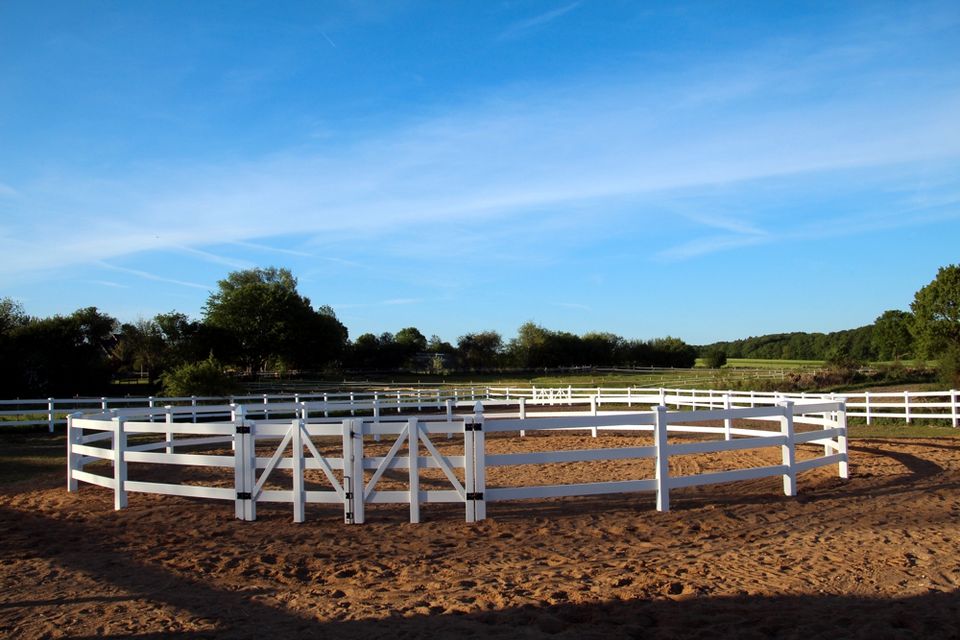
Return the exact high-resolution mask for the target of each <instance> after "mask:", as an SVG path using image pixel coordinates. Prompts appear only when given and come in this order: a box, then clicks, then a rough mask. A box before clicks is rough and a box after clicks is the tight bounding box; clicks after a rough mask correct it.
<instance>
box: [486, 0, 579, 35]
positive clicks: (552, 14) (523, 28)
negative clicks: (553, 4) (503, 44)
mask: <svg viewBox="0 0 960 640" xmlns="http://www.w3.org/2000/svg"><path fill="white" fill-rule="evenodd" d="M580 4H581V2H579V1H578V2H571V3H570V4H565V5H563V6H561V7H557V8H556V9H551V10H550V11H545V12H543V13H541V14H539V15H536V16H534V17H532V18H527V19H526V20H520V21H519V22H515V23H513V24H511V25H510V26H508V27H507V28H506V29H504V30H503V32H502V33H501V34H500V38H501V39H504V40H506V39H510V38H516V37H517V36H520V35H522V34H524V33H526V32H528V31H531V30H533V29H536V28H537V27H541V26H543V25H545V24H547V23H548V22H552V21H554V20H556V19H557V18H559V17H561V16H563V15H566V14H568V13H570V12H571V11H573V10H574V9H576V8H577V7H579V6H580Z"/></svg>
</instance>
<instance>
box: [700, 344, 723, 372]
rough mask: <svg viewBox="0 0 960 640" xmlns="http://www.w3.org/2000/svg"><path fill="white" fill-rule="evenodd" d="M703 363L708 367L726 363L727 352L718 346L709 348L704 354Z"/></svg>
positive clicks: (711, 367)
mask: <svg viewBox="0 0 960 640" xmlns="http://www.w3.org/2000/svg"><path fill="white" fill-rule="evenodd" d="M704 363H705V364H706V365H707V367H708V368H710V369H719V368H720V367H722V366H723V365H725V364H727V352H726V351H724V350H723V349H720V348H715V349H711V350H710V351H708V352H707V353H706V355H705V356H704Z"/></svg>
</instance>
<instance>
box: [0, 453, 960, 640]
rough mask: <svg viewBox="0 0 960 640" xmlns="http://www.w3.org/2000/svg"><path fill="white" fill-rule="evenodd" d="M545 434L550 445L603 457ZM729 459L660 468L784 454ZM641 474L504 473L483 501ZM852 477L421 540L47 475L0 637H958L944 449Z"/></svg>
mask: <svg viewBox="0 0 960 640" xmlns="http://www.w3.org/2000/svg"><path fill="white" fill-rule="evenodd" d="M549 437H550V438H551V441H550V447H549V448H584V447H585V446H598V445H597V441H593V442H591V439H590V438H585V437H582V436H573V435H563V436H560V435H553V436H549ZM600 440H602V441H603V443H602V444H603V446H629V445H636V444H639V441H638V439H637V438H633V437H627V436H625V437H619V436H603V437H602V438H601V439H600ZM538 445H539V446H540V448H545V447H542V445H543V441H542V440H539V441H538V439H537V438H527V439H526V440H524V441H520V440H519V439H518V438H501V439H491V441H490V443H489V450H490V451H511V450H516V449H519V448H527V449H530V448H534V449H535V448H538ZM383 446H386V444H384V445H383ZM811 453H812V450H811ZM724 456H726V457H707V456H689V457H685V458H683V459H678V460H677V461H676V462H675V464H674V468H673V469H672V472H673V473H695V472H697V471H701V470H708V469H721V468H733V467H736V466H755V465H759V464H775V463H776V462H777V456H778V453H777V450H775V449H769V450H763V452H762V453H761V452H757V451H753V452H737V453H731V454H724ZM636 471H637V469H633V468H628V467H618V466H617V465H615V464H610V463H604V464H600V463H593V464H587V465H573V464H568V465H550V466H549V467H545V468H543V470H539V471H533V469H531V468H529V467H515V468H512V469H511V470H501V471H498V472H497V473H491V479H490V485H494V486H495V485H500V486H506V485H509V484H511V482H512V481H515V480H518V479H520V478H521V476H523V478H524V480H523V481H525V482H530V481H531V480H532V479H533V480H534V481H535V482H540V483H549V482H556V481H560V480H559V479H560V478H564V479H565V481H569V482H577V481H585V480H591V479H593V480H598V479H608V478H609V479H614V478H617V477H619V478H625V477H629V476H634V477H637V476H636V475H635V472H636ZM640 471H644V470H640ZM150 473H151V472H150V471H143V470H139V471H138V470H136V469H132V470H131V477H136V476H137V474H140V475H141V476H142V477H150V475H149V474H150ZM143 474H146V475H143ZM851 474H852V477H851V479H850V480H848V481H842V480H840V479H838V478H837V477H836V468H835V467H829V468H825V469H818V470H816V471H811V472H808V473H805V474H802V475H801V476H800V479H799V488H800V495H799V496H798V497H796V498H788V497H784V496H783V495H782V485H781V481H780V479H779V478H769V479H764V480H759V481H751V482H745V483H737V484H727V485H716V486H711V487H701V488H693V489H685V490H676V491H674V492H672V493H671V499H672V503H673V504H672V506H673V510H672V511H671V512H669V513H657V512H656V511H655V510H654V500H653V496H652V494H632V495H616V496H600V497H591V498H567V499H558V500H542V501H523V502H514V503H497V504H491V505H489V507H488V509H489V519H488V520H486V521H485V522H482V523H478V524H467V523H465V522H464V518H463V509H462V507H459V506H454V505H429V504H428V505H424V506H423V507H422V516H423V520H424V522H423V523H421V524H418V525H413V524H409V523H408V522H407V517H408V512H407V510H406V509H405V508H404V507H400V506H393V505H368V506H367V510H368V513H367V517H368V521H367V523H366V524H364V525H355V526H349V525H345V524H343V522H342V511H341V510H340V509H339V508H337V507H333V506H321V505H310V506H308V512H307V518H308V520H307V522H306V523H303V524H299V525H298V524H293V523H292V522H291V511H290V507H289V506H280V505H275V506H262V505H261V506H260V507H259V514H258V515H259V519H258V520H257V521H256V522H240V521H237V520H235V519H234V518H233V505H232V504H231V503H221V502H216V501H202V500H191V499H183V498H174V497H166V496H150V495H142V494H131V496H130V506H129V508H127V509H125V510H123V511H120V512H115V511H113V509H112V494H111V493H110V492H109V491H107V490H104V489H100V488H97V487H91V486H89V485H86V486H83V488H82V490H81V491H80V492H79V493H77V494H69V493H67V492H66V490H65V489H64V486H63V479H62V477H60V476H54V477H49V478H43V479H41V480H38V481H34V482H32V483H31V484H30V485H29V486H25V485H23V484H21V485H10V486H8V487H6V488H5V489H4V490H3V491H2V493H0V535H2V548H0V635H3V636H6V637H23V638H48V637H49V638H55V637H102V636H113V637H117V636H120V637H137V638H151V637H156V638H160V637H164V638H166V637H183V638H206V637H211V638H212V637H242V638H254V637H264V636H266V637H273V636H276V637H321V638H340V637H346V638H395V637H396V638H420V637H453V636H479V637H486V636H495V637H504V638H512V637H556V638H593V637H596V638H601V637H602V638H701V637H702V638H727V637H730V638H732V637H737V638H816V637H830V638H871V639H874V638H916V637H922V636H927V637H946V638H949V637H960V594H958V591H957V586H958V584H960V553H958V550H957V543H958V542H960V488H958V480H960V442H957V441H955V440H857V441H853V442H852V446H851ZM643 477H649V476H647V475H643ZM401 479H402V477H395V478H392V479H391V478H387V479H386V480H385V482H386V483H387V485H388V484H390V483H391V482H393V483H395V484H398V485H399V483H400V482H401ZM431 482H433V480H431V479H430V478H427V476H425V480H424V484H425V485H430V484H431ZM440 483H441V481H440V480H439V479H436V482H435V484H437V486H439V485H440ZM387 485H385V486H387ZM400 486H402V485H400ZM423 488H431V487H429V486H424V487H423Z"/></svg>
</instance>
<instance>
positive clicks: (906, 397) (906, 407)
mask: <svg viewBox="0 0 960 640" xmlns="http://www.w3.org/2000/svg"><path fill="white" fill-rule="evenodd" d="M903 414H904V417H905V418H906V420H907V424H910V392H909V391H904V392H903Z"/></svg>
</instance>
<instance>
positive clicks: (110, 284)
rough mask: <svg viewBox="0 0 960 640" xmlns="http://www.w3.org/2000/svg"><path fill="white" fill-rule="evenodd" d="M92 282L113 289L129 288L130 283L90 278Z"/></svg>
mask: <svg viewBox="0 0 960 640" xmlns="http://www.w3.org/2000/svg"><path fill="white" fill-rule="evenodd" d="M87 282H89V283H90V284H98V285H100V286H102V287H110V288H112V289H129V288H130V285H126V284H120V283H119V282H112V281H110V280H88V281H87Z"/></svg>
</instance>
